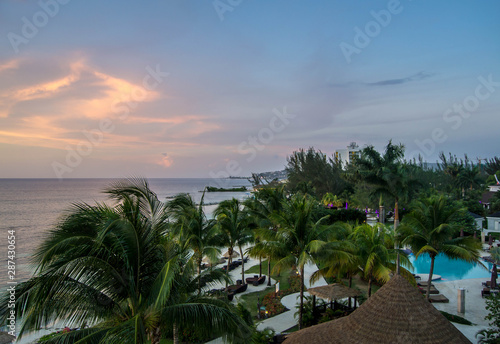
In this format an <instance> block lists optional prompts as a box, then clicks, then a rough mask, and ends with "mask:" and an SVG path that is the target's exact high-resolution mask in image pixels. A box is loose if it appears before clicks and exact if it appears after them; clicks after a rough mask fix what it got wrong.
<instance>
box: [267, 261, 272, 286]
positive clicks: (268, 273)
mask: <svg viewBox="0 0 500 344" xmlns="http://www.w3.org/2000/svg"><path fill="white" fill-rule="evenodd" d="M267 285H268V286H271V256H269V258H268V259H267Z"/></svg>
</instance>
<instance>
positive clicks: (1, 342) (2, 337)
mask: <svg viewBox="0 0 500 344" xmlns="http://www.w3.org/2000/svg"><path fill="white" fill-rule="evenodd" d="M14 339H16V337H14V336H11V335H10V334H8V333H7V332H3V331H0V344H10V343H12V342H13V341H14Z"/></svg>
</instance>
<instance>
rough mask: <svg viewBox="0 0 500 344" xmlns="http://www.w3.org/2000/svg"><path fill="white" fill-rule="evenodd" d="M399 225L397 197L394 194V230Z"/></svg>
mask: <svg viewBox="0 0 500 344" xmlns="http://www.w3.org/2000/svg"><path fill="white" fill-rule="evenodd" d="M398 225H399V199H398V197H397V196H396V201H395V203H394V230H396V228H398Z"/></svg>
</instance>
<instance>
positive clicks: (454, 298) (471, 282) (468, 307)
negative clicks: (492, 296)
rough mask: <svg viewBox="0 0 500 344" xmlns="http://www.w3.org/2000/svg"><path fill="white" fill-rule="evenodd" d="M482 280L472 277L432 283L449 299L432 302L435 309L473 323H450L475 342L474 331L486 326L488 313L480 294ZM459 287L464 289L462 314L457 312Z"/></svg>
mask: <svg viewBox="0 0 500 344" xmlns="http://www.w3.org/2000/svg"><path fill="white" fill-rule="evenodd" d="M484 281H485V279H484V278H473V279H465V280H456V281H446V282H439V283H436V284H434V285H435V286H436V288H437V289H438V290H439V292H440V293H441V294H443V295H444V296H446V297H447V298H448V299H449V300H450V302H449V303H433V305H434V307H436V309H438V310H440V311H445V312H448V313H450V314H455V315H459V316H461V317H464V318H465V319H467V320H469V321H470V322H472V323H474V324H475V325H474V326H467V325H460V324H456V323H452V324H453V325H454V326H455V327H456V328H457V329H458V330H460V332H462V333H463V334H464V335H465V336H466V337H467V338H468V339H469V340H470V341H471V342H472V343H477V338H476V333H477V332H478V331H480V330H482V329H485V328H487V327H488V321H486V320H485V319H484V317H485V316H486V315H487V314H488V312H487V311H486V302H485V300H486V299H484V298H483V297H482V296H481V290H482V289H483V286H482V284H481V283H482V282H484ZM459 288H464V289H465V313H463V314H460V313H458V289H459Z"/></svg>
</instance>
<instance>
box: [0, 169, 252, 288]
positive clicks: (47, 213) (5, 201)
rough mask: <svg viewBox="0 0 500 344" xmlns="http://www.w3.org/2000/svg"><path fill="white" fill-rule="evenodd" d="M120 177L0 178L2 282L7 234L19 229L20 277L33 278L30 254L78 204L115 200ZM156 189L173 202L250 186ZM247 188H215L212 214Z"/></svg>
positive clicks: (209, 200) (172, 184)
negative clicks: (112, 193) (110, 190)
mask: <svg viewBox="0 0 500 344" xmlns="http://www.w3.org/2000/svg"><path fill="white" fill-rule="evenodd" d="M114 181H116V180H113V179H65V180H62V181H59V180H57V179H0V257H1V259H2V264H0V265H1V268H0V286H1V287H2V289H3V286H5V285H6V282H7V280H8V274H7V267H6V266H7V259H8V258H7V246H8V245H7V235H8V231H9V230H14V231H15V235H16V256H17V260H16V281H17V282H20V281H23V280H26V279H28V278H29V277H30V276H31V272H32V271H33V267H32V266H30V265H29V261H30V260H29V258H30V257H31V255H32V254H33V252H34V250H35V249H36V247H38V245H39V244H40V243H41V241H42V240H43V238H44V237H45V234H46V232H47V231H48V230H49V229H50V228H52V227H53V226H54V224H55V223H56V222H57V220H58V219H59V217H60V216H61V215H62V214H63V213H64V212H65V211H66V210H68V209H69V208H70V207H71V205H72V204H73V203H78V202H86V203H89V204H94V203H95V202H103V201H107V202H111V201H110V200H109V198H107V196H106V195H105V194H103V193H102V190H103V189H104V188H106V187H107V186H109V185H110V184H111V183H113V182H114ZM148 182H149V184H150V187H151V189H152V190H153V191H154V192H156V194H157V195H158V197H159V199H160V200H162V201H168V200H169V198H171V197H173V196H175V195H177V194H179V193H189V194H191V195H192V196H193V198H194V199H195V200H196V201H197V202H199V201H200V199H201V196H202V192H201V191H202V190H203V189H204V188H205V186H215V187H221V186H223V187H238V186H250V183H249V182H248V181H247V180H245V179H225V180H215V179H208V178H206V179H201V178H200V179H195V178H185V179H177V178H175V179H172V178H167V179H149V180H148ZM249 195H250V194H249V193H248V192H247V193H245V192H214V193H207V194H206V195H205V204H210V205H208V206H206V209H205V211H206V212H207V214H208V215H209V216H211V213H212V211H213V210H214V209H215V207H216V204H217V203H219V202H221V201H223V200H225V199H230V198H232V197H235V198H238V199H243V198H245V197H248V196H249Z"/></svg>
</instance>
